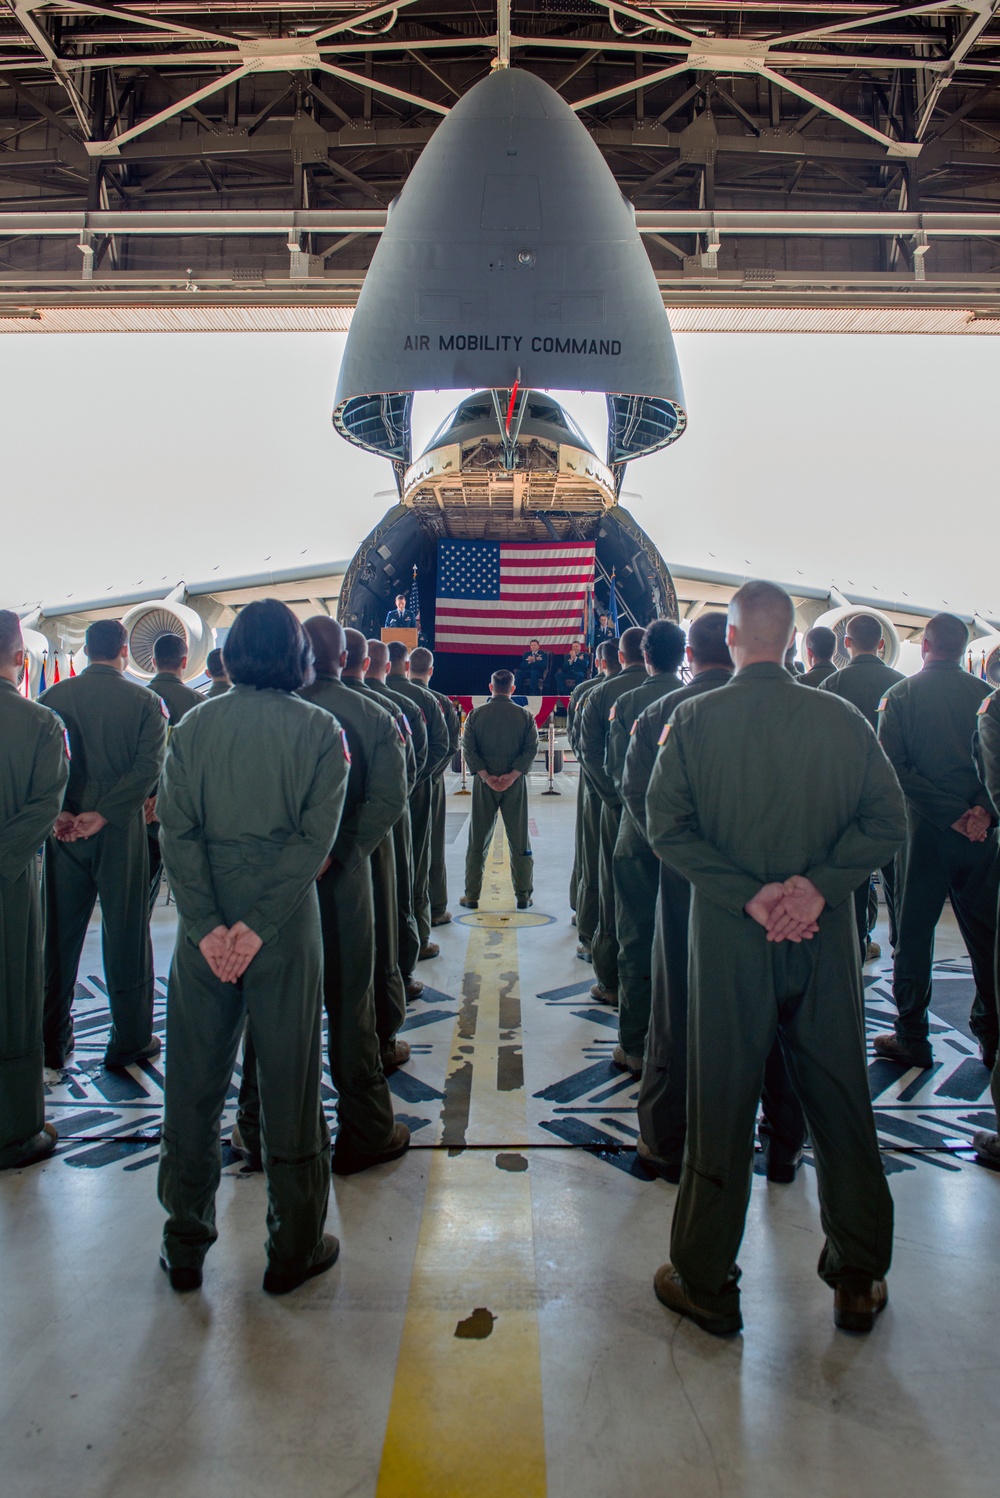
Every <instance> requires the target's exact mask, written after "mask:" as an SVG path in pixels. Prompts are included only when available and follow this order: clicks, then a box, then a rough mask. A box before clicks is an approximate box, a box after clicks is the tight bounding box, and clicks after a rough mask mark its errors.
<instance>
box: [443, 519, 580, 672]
mask: <svg viewBox="0 0 1000 1498" xmlns="http://www.w3.org/2000/svg"><path fill="white" fill-rule="evenodd" d="M593 584H594V542H593V541H543V542H541V543H539V544H535V545H525V544H521V545H517V544H510V545H509V544H508V543H507V542H505V541H440V542H439V543H438V559H437V612H436V616H435V621H434V649H435V650H438V651H451V652H456V653H463V654H465V655H486V654H489V653H490V652H491V651H492V652H496V653H497V654H500V655H520V654H521V652H522V651H524V650H526V649H527V647H528V641H529V640H535V639H537V640H538V642H539V644H540V645H541V646H542V647H543V648H544V649H547V650H553V651H556V652H557V653H558V652H560V651H564V650H568V649H569V647H570V643H571V641H573V640H578V639H579V638H580V616H581V614H582V612H583V606H584V602H585V600H586V597H587V594H588V592H589V590H590V589H591V588H592V587H593Z"/></svg>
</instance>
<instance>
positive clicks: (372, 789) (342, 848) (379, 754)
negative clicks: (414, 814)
mask: <svg viewBox="0 0 1000 1498" xmlns="http://www.w3.org/2000/svg"><path fill="white" fill-rule="evenodd" d="M405 809H406V758H405V756H404V753H403V742H402V740H401V739H400V737H399V730H398V729H397V727H396V725H395V723H394V722H392V720H391V719H389V718H388V717H386V718H385V721H384V722H381V723H380V724H379V725H378V729H377V736H376V739H375V742H374V743H373V745H372V747H371V753H370V755H369V760H368V777H367V780H366V782H365V795H364V800H363V801H362V802H361V804H360V805H359V806H358V807H356V808H355V810H354V812H353V813H352V815H351V816H350V817H349V818H345V819H344V821H342V822H341V824H340V829H339V831H338V833H337V841H336V842H335V843H334V845H333V857H334V858H335V859H336V861H337V863H339V864H340V865H341V867H342V868H344V869H346V870H348V871H351V870H353V869H356V868H358V866H359V865H360V864H362V863H363V862H364V860H365V859H366V858H370V857H371V855H372V853H374V851H375V849H376V848H377V847H378V845H379V843H380V842H381V841H382V839H383V838H384V837H385V835H386V833H387V832H389V830H390V829H391V828H392V827H393V825H394V824H395V823H396V822H398V821H399V819H400V817H401V816H402V815H403V812H404V811H405Z"/></svg>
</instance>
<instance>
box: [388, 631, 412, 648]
mask: <svg viewBox="0 0 1000 1498" xmlns="http://www.w3.org/2000/svg"><path fill="white" fill-rule="evenodd" d="M381 640H382V643H383V645H391V644H392V641H393V640H401V641H402V643H403V644H404V645H405V646H406V648H407V650H416V648H417V640H418V632H417V630H415V629H383V631H382V634H381Z"/></svg>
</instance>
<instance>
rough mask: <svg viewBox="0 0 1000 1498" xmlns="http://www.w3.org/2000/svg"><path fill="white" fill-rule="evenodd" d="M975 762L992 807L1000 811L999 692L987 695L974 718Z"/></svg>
mask: <svg viewBox="0 0 1000 1498" xmlns="http://www.w3.org/2000/svg"><path fill="white" fill-rule="evenodd" d="M975 749H976V764H977V765H978V767H979V778H980V780H981V781H982V782H983V784H984V785H985V787H986V789H987V791H988V792H989V794H990V798H991V799H992V801H993V805H994V807H995V808H996V809H997V810H998V811H1000V693H998V692H994V694H993V696H992V697H987V698H986V700H985V702H984V703H983V706H982V707H981V708H980V710H979V717H978V718H977V719H976V738H975Z"/></svg>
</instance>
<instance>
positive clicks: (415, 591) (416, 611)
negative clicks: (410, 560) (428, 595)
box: [406, 567, 420, 629]
mask: <svg viewBox="0 0 1000 1498" xmlns="http://www.w3.org/2000/svg"><path fill="white" fill-rule="evenodd" d="M406 607H407V609H408V610H409V612H410V613H411V614H412V615H413V618H414V622H415V623H416V626H417V628H418V629H419V628H420V589H419V588H418V587H417V569H416V567H414V569H413V581H412V583H411V584H410V596H409V598H408V599H407V601H406Z"/></svg>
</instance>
